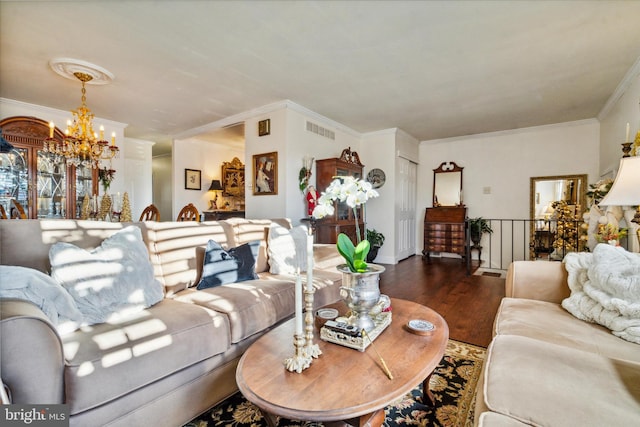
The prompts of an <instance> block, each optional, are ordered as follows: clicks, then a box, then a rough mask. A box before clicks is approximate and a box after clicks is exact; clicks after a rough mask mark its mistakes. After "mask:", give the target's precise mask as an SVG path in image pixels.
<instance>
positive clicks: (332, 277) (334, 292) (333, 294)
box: [258, 270, 342, 314]
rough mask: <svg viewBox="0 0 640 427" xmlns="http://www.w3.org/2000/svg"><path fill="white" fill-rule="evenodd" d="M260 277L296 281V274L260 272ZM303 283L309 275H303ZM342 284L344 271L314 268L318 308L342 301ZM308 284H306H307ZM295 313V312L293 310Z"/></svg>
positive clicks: (315, 299) (315, 301) (314, 302)
mask: <svg viewBox="0 0 640 427" xmlns="http://www.w3.org/2000/svg"><path fill="white" fill-rule="evenodd" d="M258 276H260V279H262V280H265V281H271V280H276V281H278V280H279V281H287V282H291V283H295V280H296V276H295V275H292V274H271V273H260V274H259V275H258ZM301 276H302V281H303V283H306V279H307V275H306V274H305V275H301ZM341 284H342V273H339V272H338V271H337V270H334V271H331V270H313V287H314V289H315V293H314V294H313V305H314V307H316V308H319V307H323V306H325V305H328V304H333V303H334V302H336V301H340V300H341V299H342V297H341V296H340V285H341ZM305 286H306V285H305ZM292 314H293V312H292Z"/></svg>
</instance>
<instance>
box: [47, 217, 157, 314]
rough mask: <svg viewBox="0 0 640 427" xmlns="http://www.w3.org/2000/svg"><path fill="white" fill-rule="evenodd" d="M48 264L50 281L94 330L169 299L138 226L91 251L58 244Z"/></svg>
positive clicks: (54, 247) (112, 237)
mask: <svg viewBox="0 0 640 427" xmlns="http://www.w3.org/2000/svg"><path fill="white" fill-rule="evenodd" d="M49 261H50V263H51V277H53V278H54V279H55V280H56V281H57V282H58V283H60V284H61V285H62V286H63V287H64V288H65V289H66V290H67V291H68V292H69V293H70V294H71V296H72V297H73V299H74V300H75V302H76V304H77V306H78V309H79V310H80V312H81V313H82V315H83V322H85V323H87V324H89V325H92V324H95V323H102V322H106V321H107V320H108V319H110V318H112V316H117V315H121V314H122V313H123V312H128V311H132V310H140V309H142V308H145V307H149V306H151V305H153V304H156V303H157V302H159V301H160V300H162V298H163V297H164V294H163V290H162V285H161V284H160V282H158V281H157V280H156V279H155V278H154V275H153V267H152V266H151V263H150V262H149V252H148V251H147V248H146V247H145V245H144V243H143V241H142V233H141V232H140V229H139V228H138V227H135V226H129V227H126V228H124V229H122V230H120V231H118V232H117V233H115V234H113V235H112V236H111V237H109V238H107V239H105V240H104V241H103V242H102V244H101V245H100V246H99V247H97V248H95V249H93V250H91V251H87V250H85V249H82V248H79V247H77V246H75V245H73V244H71V243H66V242H58V243H56V244H54V245H53V246H51V249H50V251H49Z"/></svg>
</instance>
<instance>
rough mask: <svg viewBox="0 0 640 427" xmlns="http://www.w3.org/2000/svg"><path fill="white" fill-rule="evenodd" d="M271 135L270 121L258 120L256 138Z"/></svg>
mask: <svg viewBox="0 0 640 427" xmlns="http://www.w3.org/2000/svg"><path fill="white" fill-rule="evenodd" d="M270 133H271V119H265V120H260V121H259V122H258V136H265V135H269V134H270Z"/></svg>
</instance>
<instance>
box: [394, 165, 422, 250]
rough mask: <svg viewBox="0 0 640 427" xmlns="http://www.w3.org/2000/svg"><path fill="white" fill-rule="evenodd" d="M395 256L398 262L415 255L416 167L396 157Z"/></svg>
mask: <svg viewBox="0 0 640 427" xmlns="http://www.w3.org/2000/svg"><path fill="white" fill-rule="evenodd" d="M396 171H398V172H397V177H396V201H397V203H396V218H397V221H396V230H395V234H396V237H397V238H396V251H395V252H396V254H397V256H398V261H400V260H403V259H405V258H408V257H410V256H412V255H415V254H416V197H417V195H416V185H417V174H418V165H417V164H416V163H414V162H412V161H410V160H408V159H405V158H402V157H396Z"/></svg>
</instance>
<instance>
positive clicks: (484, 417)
mask: <svg viewBox="0 0 640 427" xmlns="http://www.w3.org/2000/svg"><path fill="white" fill-rule="evenodd" d="M528 425H529V424H524V423H521V422H520V421H518V420H516V419H514V418H511V417H507V416H506V415H502V414H498V413H496V412H483V413H482V414H480V418H479V419H478V427H525V426H528Z"/></svg>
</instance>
